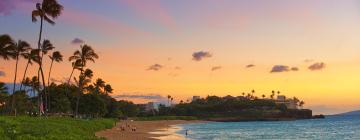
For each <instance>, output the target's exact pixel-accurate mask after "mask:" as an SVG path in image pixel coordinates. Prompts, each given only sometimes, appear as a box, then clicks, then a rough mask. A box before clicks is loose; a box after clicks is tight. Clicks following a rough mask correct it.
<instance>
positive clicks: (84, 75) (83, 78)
mask: <svg viewBox="0 0 360 140" xmlns="http://www.w3.org/2000/svg"><path fill="white" fill-rule="evenodd" d="M92 77H93V71H91V70H90V69H86V70H85V71H84V72H81V74H80V75H79V80H77V79H76V78H74V79H75V82H76V83H77V84H78V85H77V86H78V87H79V89H78V95H77V99H76V108H75V116H76V117H77V116H78V111H79V102H80V96H81V95H82V94H83V93H84V90H85V89H86V86H87V85H89V83H91V78H92Z"/></svg>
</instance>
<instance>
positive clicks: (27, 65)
mask: <svg viewBox="0 0 360 140" xmlns="http://www.w3.org/2000/svg"><path fill="white" fill-rule="evenodd" d="M29 64H30V61H28V63H27V64H26V68H25V72H24V76H23V79H22V81H21V83H20V90H21V88H22V85H23V82H24V80H25V76H26V72H27V69H28V67H29Z"/></svg>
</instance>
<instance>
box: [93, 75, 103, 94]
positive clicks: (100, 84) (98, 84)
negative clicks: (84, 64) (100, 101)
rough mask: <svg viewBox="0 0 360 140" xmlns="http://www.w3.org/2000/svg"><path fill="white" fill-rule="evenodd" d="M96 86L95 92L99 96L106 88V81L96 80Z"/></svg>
mask: <svg viewBox="0 0 360 140" xmlns="http://www.w3.org/2000/svg"><path fill="white" fill-rule="evenodd" d="M94 86H95V92H96V93H97V94H99V93H101V92H102V90H103V89H104V88H105V81H104V80H102V79H101V78H98V79H96V81H95V83H94Z"/></svg>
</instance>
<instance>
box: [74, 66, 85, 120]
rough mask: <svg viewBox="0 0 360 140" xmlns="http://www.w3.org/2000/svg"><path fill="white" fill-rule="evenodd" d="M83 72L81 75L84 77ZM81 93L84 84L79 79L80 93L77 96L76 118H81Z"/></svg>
mask: <svg viewBox="0 0 360 140" xmlns="http://www.w3.org/2000/svg"><path fill="white" fill-rule="evenodd" d="M82 74H83V72H82V71H81V73H80V75H82ZM81 92H82V82H81V79H80V78H79V93H78V95H77V99H76V107H75V116H76V117H78V116H79V114H78V113H79V102H80V96H81Z"/></svg>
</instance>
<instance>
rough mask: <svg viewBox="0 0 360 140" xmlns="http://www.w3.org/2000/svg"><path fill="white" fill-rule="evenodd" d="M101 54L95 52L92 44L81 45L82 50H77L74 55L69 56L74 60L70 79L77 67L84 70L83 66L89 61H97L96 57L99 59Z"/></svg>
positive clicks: (70, 59)
mask: <svg viewBox="0 0 360 140" xmlns="http://www.w3.org/2000/svg"><path fill="white" fill-rule="evenodd" d="M98 58H99V56H98V55H97V54H96V53H95V51H94V50H93V49H92V47H91V46H88V45H86V44H85V45H81V46H80V50H76V51H75V52H74V54H73V56H70V57H69V61H71V62H72V65H73V70H72V72H71V74H70V77H69V81H68V83H70V79H71V77H72V74H73V72H74V70H75V69H78V70H80V71H83V68H84V67H85V66H86V63H87V61H92V62H94V63H95V59H98Z"/></svg>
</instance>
